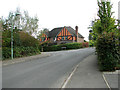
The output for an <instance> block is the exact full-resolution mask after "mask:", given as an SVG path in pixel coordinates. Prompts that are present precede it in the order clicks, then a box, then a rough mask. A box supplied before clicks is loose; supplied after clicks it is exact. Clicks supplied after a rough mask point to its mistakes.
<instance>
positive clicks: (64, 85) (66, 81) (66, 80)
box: [61, 53, 95, 90]
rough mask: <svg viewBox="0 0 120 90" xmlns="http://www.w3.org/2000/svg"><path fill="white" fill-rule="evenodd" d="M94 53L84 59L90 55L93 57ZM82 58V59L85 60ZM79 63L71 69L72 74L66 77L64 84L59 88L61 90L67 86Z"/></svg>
mask: <svg viewBox="0 0 120 90" xmlns="http://www.w3.org/2000/svg"><path fill="white" fill-rule="evenodd" d="M93 54H95V53H92V54H90V55H89V56H87V57H86V58H88V57H90V56H91V55H93ZM86 58H84V59H86ZM80 63H81V62H80ZM80 63H78V64H77V65H76V66H75V67H73V69H72V72H71V73H70V74H69V75H68V77H67V78H66V79H65V81H64V83H63V84H62V86H61V90H64V89H65V88H66V85H67V84H68V82H69V80H70V79H71V77H72V76H73V75H74V73H75V72H76V70H77V68H78V67H79V65H80Z"/></svg>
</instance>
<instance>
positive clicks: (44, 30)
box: [37, 28, 49, 39]
mask: <svg viewBox="0 0 120 90" xmlns="http://www.w3.org/2000/svg"><path fill="white" fill-rule="evenodd" d="M46 32H49V29H47V28H44V29H43V30H40V31H39V32H38V36H37V39H40V37H41V36H42V34H43V33H46Z"/></svg>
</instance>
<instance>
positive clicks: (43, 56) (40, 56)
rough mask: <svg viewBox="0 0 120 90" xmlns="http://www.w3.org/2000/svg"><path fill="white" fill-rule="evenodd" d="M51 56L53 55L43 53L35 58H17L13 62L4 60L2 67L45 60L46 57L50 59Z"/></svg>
mask: <svg viewBox="0 0 120 90" xmlns="http://www.w3.org/2000/svg"><path fill="white" fill-rule="evenodd" d="M50 55H51V54H46V53H41V54H39V55H34V56H28V57H22V58H15V59H13V60H4V61H2V66H6V65H10V64H15V63H20V62H25V61H30V60H34V59H40V58H45V57H49V56H50Z"/></svg>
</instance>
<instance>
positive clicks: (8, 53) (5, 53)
mask: <svg viewBox="0 0 120 90" xmlns="http://www.w3.org/2000/svg"><path fill="white" fill-rule="evenodd" d="M10 57H11V48H9V47H3V48H2V58H3V59H6V58H10Z"/></svg>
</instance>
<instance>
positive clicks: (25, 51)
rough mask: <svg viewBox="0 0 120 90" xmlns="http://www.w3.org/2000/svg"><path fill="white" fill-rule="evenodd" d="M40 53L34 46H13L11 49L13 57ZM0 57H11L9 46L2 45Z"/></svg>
mask: <svg viewBox="0 0 120 90" xmlns="http://www.w3.org/2000/svg"><path fill="white" fill-rule="evenodd" d="M35 54H40V51H39V49H38V48H36V47H14V49H13V55H14V56H13V57H14V58H16V57H23V56H30V55H35ZM2 58H3V60H4V59H8V58H11V48H9V47H2Z"/></svg>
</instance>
